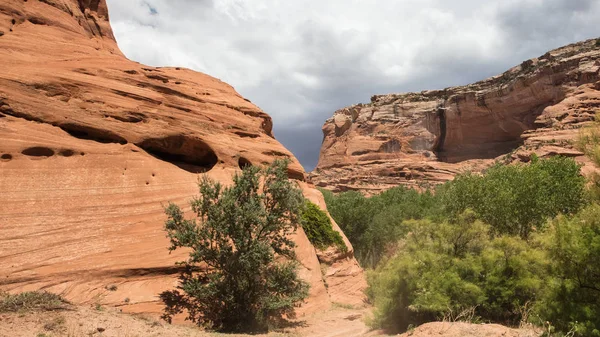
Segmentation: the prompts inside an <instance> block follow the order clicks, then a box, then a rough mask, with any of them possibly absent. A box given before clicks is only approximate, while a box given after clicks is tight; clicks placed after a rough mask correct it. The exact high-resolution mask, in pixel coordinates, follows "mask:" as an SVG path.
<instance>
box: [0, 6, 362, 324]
mask: <svg viewBox="0 0 600 337" xmlns="http://www.w3.org/2000/svg"><path fill="white" fill-rule="evenodd" d="M0 32H1V33H0V68H1V71H0V291H2V290H3V291H11V292H17V291H24V290H33V289H46V290H49V291H52V292H58V293H62V294H63V295H65V296H66V298H67V299H69V300H72V301H74V302H76V303H89V304H96V303H99V304H103V305H114V306H122V308H123V310H124V311H130V312H158V311H160V310H161V309H162V307H161V305H160V303H159V302H158V301H157V294H158V293H160V292H161V291H164V290H167V289H172V288H174V287H175V286H176V284H177V278H176V277H177V273H178V270H177V269H176V268H175V266H174V262H175V261H178V260H181V259H183V258H185V253H181V252H176V253H174V254H171V255H169V254H168V251H167V246H168V241H167V239H166V238H165V233H164V231H163V223H164V220H165V216H164V214H163V208H162V206H161V205H164V204H165V203H167V202H168V201H173V202H175V203H177V204H179V205H182V206H187V202H188V200H190V198H191V197H192V196H194V195H196V194H197V193H198V190H197V186H196V182H197V179H198V173H206V174H208V175H209V176H210V177H212V178H213V179H216V180H219V181H222V182H224V183H230V182H231V177H232V175H233V174H234V173H235V172H236V171H239V169H240V167H244V166H246V165H263V164H268V163H271V162H272V161H273V160H274V159H276V158H289V159H290V160H291V165H290V168H289V175H290V177H291V178H293V179H296V180H297V181H298V182H299V183H300V185H301V187H302V189H303V191H304V193H305V194H306V196H307V197H309V198H310V199H311V200H313V201H314V202H316V203H318V204H320V205H321V206H324V202H323V199H322V195H321V194H320V193H319V192H318V191H317V190H315V189H314V188H313V187H311V186H310V185H309V184H307V183H305V182H304V170H303V169H302V166H301V165H300V164H299V162H298V161H297V160H296V158H295V157H294V156H293V155H292V154H291V153H290V152H289V151H288V150H287V149H285V148H284V147H283V146H282V145H281V144H280V143H279V142H278V141H277V140H275V139H274V138H273V136H272V133H271V127H272V121H271V118H270V117H269V116H268V115H267V114H265V113H264V112H263V111H261V110H260V109H259V108H258V107H256V106H255V105H254V104H252V103H251V102H250V101H248V100H246V99H244V98H243V97H242V96H240V95H239V94H238V93H237V92H236V91H235V90H234V89H233V88H232V87H231V86H229V85H227V84H225V83H223V82H221V81H220V80H218V79H215V78H213V77H210V76H207V75H204V74H201V73H197V72H194V71H191V70H188V69H182V68H154V67H148V66H144V65H141V64H139V63H136V62H132V61H129V60H127V59H126V58H125V57H124V56H123V54H122V53H121V51H119V48H118V46H117V43H116V41H115V39H114V37H113V33H112V30H111V27H110V24H109V20H108V9H107V5H106V3H105V1H104V0H39V1H37V0H35V1H34V0H30V1H27V0H2V2H0ZM206 52H210V51H206ZM188 209H189V207H188ZM335 228H336V229H338V230H339V228H338V227H337V225H335ZM295 240H296V242H297V244H298V249H297V252H298V256H299V259H300V262H301V265H302V268H301V274H302V276H303V277H304V278H306V279H308V280H309V281H310V283H311V284H312V288H311V294H310V298H309V299H308V300H307V301H306V303H305V304H304V305H303V306H302V307H301V308H300V309H299V313H301V314H302V313H310V312H314V311H317V310H322V309H327V308H328V307H329V306H330V305H331V303H332V302H339V303H345V304H353V305H356V304H361V303H362V300H363V293H362V290H363V289H364V287H365V280H364V277H363V273H362V270H361V269H360V267H359V266H358V264H357V263H356V260H355V259H354V258H353V257H352V251H350V253H349V254H344V255H341V254H338V253H335V252H332V251H327V252H316V251H315V249H314V247H313V246H312V245H311V244H310V243H309V241H308V239H307V238H306V236H305V235H304V233H303V232H302V230H299V232H298V233H297V235H296V238H295ZM346 241H347V240H346ZM347 244H348V245H349V242H347ZM317 253H318V254H319V256H320V257H321V260H322V261H323V264H320V263H319V260H318V255H317ZM112 285H115V286H116V290H114V289H115V287H111V286H112ZM109 289H112V290H113V291H111V290H109Z"/></svg>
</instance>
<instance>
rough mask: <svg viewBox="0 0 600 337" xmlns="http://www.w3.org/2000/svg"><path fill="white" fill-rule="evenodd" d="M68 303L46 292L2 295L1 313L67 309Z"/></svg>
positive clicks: (0, 299)
mask: <svg viewBox="0 0 600 337" xmlns="http://www.w3.org/2000/svg"><path fill="white" fill-rule="evenodd" d="M67 305H68V302H67V301H66V300H65V299H63V298H62V297H61V296H60V295H56V294H52V293H49V292H45V291H27V292H23V293H19V294H14V295H12V294H7V293H5V294H1V293H0V313H1V312H20V311H35V310H42V311H52V310H59V309H65V308H66V307H67Z"/></svg>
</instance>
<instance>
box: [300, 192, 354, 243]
mask: <svg viewBox="0 0 600 337" xmlns="http://www.w3.org/2000/svg"><path fill="white" fill-rule="evenodd" d="M300 223H301V224H302V228H303V229H304V232H305V233H306V236H307V237H308V240H309V241H310V242H311V243H312V244H313V245H314V246H315V247H317V248H320V249H325V248H327V247H330V246H332V245H335V246H336V247H338V249H339V250H341V251H343V252H346V251H348V247H346V243H344V239H343V238H342V236H341V235H340V233H338V232H337V231H335V230H334V229H333V227H332V225H331V220H330V219H329V217H328V216H327V214H326V213H325V212H323V211H322V210H321V209H320V208H319V206H317V205H315V204H313V203H312V202H310V201H306V204H305V208H304V211H303V212H302V216H301V219H300Z"/></svg>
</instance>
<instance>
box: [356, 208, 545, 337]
mask: <svg viewBox="0 0 600 337" xmlns="http://www.w3.org/2000/svg"><path fill="white" fill-rule="evenodd" d="M408 224H409V226H410V227H411V229H410V233H409V234H408V235H407V236H406V239H404V240H402V243H401V244H400V246H399V249H398V251H397V252H396V255H395V256H394V257H392V258H390V259H389V260H385V261H384V262H383V263H382V264H381V265H380V266H379V267H378V268H377V269H376V270H374V271H371V272H370V273H369V274H368V281H369V286H370V287H369V290H368V294H369V297H370V299H371V300H372V301H373V303H374V305H375V308H376V309H375V316H374V318H373V320H372V321H371V325H372V326H373V327H375V328H384V329H386V330H388V331H390V332H400V331H405V330H406V329H407V328H408V327H409V326H411V325H418V324H422V323H425V322H430V321H435V320H441V319H444V318H447V317H457V316H460V315H459V314H460V313H464V312H472V313H473V314H474V315H475V316H477V317H478V318H479V319H482V320H485V321H494V322H501V323H504V324H512V325H514V324H517V323H519V321H521V320H522V319H524V318H526V317H524V313H523V311H522V308H524V307H526V306H527V304H528V303H529V302H531V301H533V300H535V299H536V297H537V296H538V295H539V294H538V293H539V291H540V289H541V288H542V285H543V277H542V276H541V275H544V271H545V267H546V264H545V260H544V255H543V253H542V252H541V251H540V250H537V249H535V248H533V247H531V246H529V245H528V244H527V242H526V241H524V240H522V239H520V238H518V237H508V236H502V237H497V238H495V239H492V238H491V236H490V234H489V233H490V227H489V226H488V225H485V224H484V223H482V222H481V221H479V220H476V219H475V216H474V215H473V214H472V213H471V212H469V211H467V212H466V213H464V214H463V215H461V216H460V217H459V219H458V220H457V222H456V223H448V222H444V223H441V224H436V223H434V222H432V221H430V220H419V221H415V220H413V221H409V222H408Z"/></svg>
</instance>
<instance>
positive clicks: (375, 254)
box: [322, 186, 437, 268]
mask: <svg viewBox="0 0 600 337" xmlns="http://www.w3.org/2000/svg"><path fill="white" fill-rule="evenodd" d="M322 192H323V195H324V196H325V202H326V203H327V209H328V211H329V214H331V216H332V217H333V218H334V219H335V221H336V222H337V223H338V225H339V226H340V228H341V229H342V231H343V232H344V234H346V237H347V238H348V240H350V242H351V243H352V246H353V247H354V255H355V256H356V258H357V259H358V261H359V262H360V264H361V265H362V266H363V267H366V268H373V267H375V266H376V265H377V263H379V261H380V260H381V259H382V258H383V257H384V256H385V255H386V253H387V252H389V251H393V249H394V246H395V245H396V243H397V241H398V239H399V238H400V237H401V236H403V235H405V234H406V230H405V229H404V227H403V226H402V222H403V221H404V220H407V219H421V218H423V217H424V216H425V214H426V213H427V214H428V213H431V212H432V210H434V209H436V204H437V203H436V201H435V196H434V195H432V194H431V193H429V192H425V193H419V192H417V191H415V190H412V189H408V188H405V187H402V186H399V187H396V188H392V189H390V190H388V191H386V192H383V193H381V194H380V195H376V196H373V197H371V198H366V197H365V196H363V195H362V194H361V193H359V192H354V191H351V192H345V193H340V194H338V195H334V194H333V193H331V192H329V191H326V190H322Z"/></svg>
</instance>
